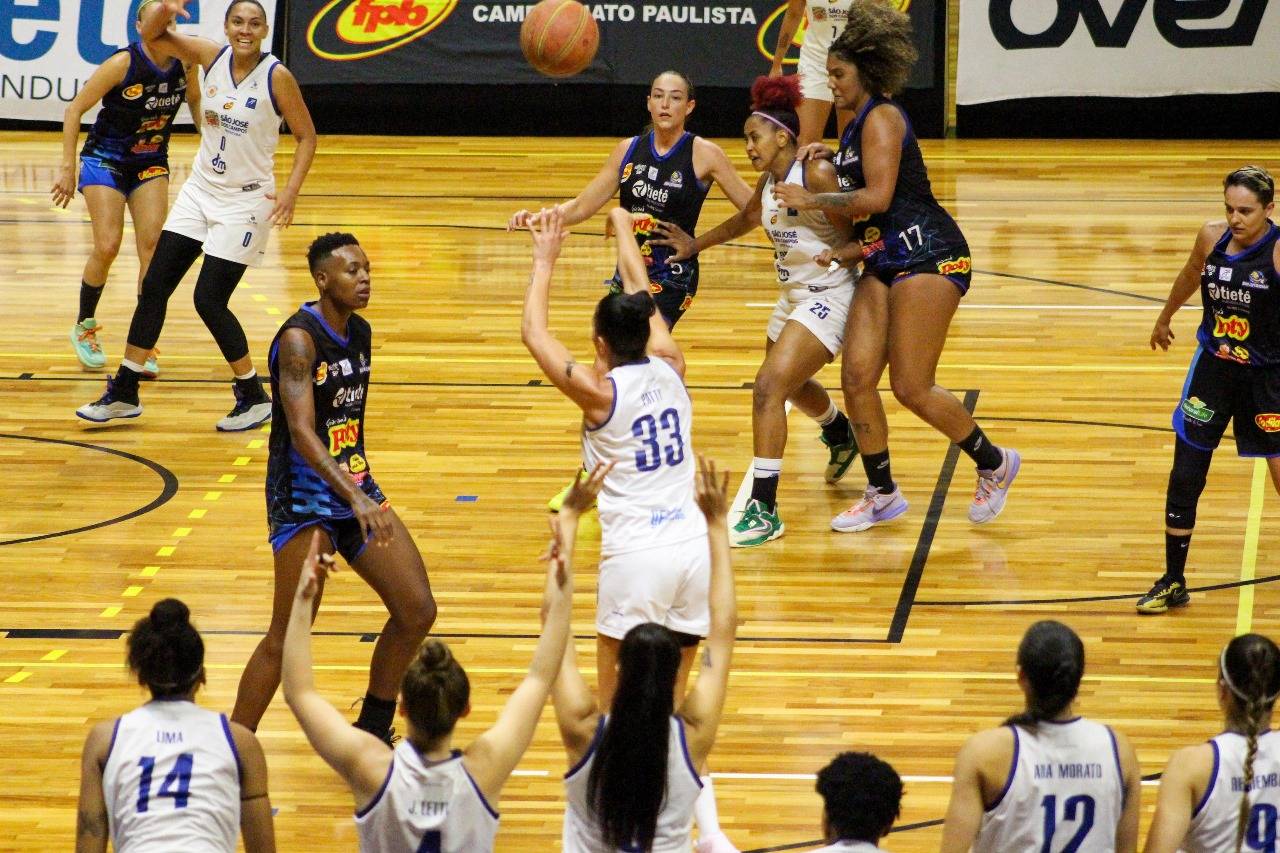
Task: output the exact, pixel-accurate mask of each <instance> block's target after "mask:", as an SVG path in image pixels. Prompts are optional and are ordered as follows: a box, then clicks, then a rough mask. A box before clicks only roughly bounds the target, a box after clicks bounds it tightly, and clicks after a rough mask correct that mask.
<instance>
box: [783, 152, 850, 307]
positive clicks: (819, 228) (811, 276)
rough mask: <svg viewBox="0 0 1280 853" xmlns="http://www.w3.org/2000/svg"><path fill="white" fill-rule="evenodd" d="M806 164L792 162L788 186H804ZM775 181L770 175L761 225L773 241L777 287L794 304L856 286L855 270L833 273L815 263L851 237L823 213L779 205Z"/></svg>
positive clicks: (835, 271) (836, 270) (844, 243)
mask: <svg viewBox="0 0 1280 853" xmlns="http://www.w3.org/2000/svg"><path fill="white" fill-rule="evenodd" d="M804 182H805V180H804V164H803V163H792V164H791V171H789V172H787V180H786V183H789V184H801V185H803V184H804ZM773 187H774V180H773V175H772V174H770V175H769V176H768V177H767V178H765V182H764V187H763V188H762V189H761V191H760V224H761V225H762V226H764V230H765V231H766V232H767V233H768V235H769V239H770V240H772V241H773V265H774V267H775V268H776V269H777V272H778V284H779V286H781V287H783V288H787V289H789V290H790V295H789V298H790V299H791V301H792V302H803V301H804V300H805V299H808V298H809V297H810V295H811V294H814V293H821V292H822V291H824V290H829V289H831V288H833V287H849V288H851V287H853V281H854V277H853V270H851V269H849V268H848V267H843V266H841V267H836V269H835V270H834V271H833V270H830V269H828V268H827V267H824V266H818V264H817V263H816V262H815V261H814V260H813V259H814V258H815V257H817V256H818V255H819V254H821V253H822V251H823V250H824V249H840V248H843V247H844V246H845V245H847V244H848V242H849V238H848V237H846V236H845V235H843V234H841V233H840V231H839V229H837V228H836V227H835V226H834V225H832V224H831V221H830V220H828V219H827V217H826V214H824V213H823V212H822V211H820V210H794V209H788V208H786V207H783V206H780V205H779V204H778V200H777V198H775V197H774V195H773Z"/></svg>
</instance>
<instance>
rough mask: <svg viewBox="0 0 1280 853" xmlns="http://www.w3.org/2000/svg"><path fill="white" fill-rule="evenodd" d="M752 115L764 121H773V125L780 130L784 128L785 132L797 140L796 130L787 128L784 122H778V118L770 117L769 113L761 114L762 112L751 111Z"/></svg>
mask: <svg viewBox="0 0 1280 853" xmlns="http://www.w3.org/2000/svg"><path fill="white" fill-rule="evenodd" d="M751 114H752V115H753V116H760V118H762V119H764V120H765V121H771V122H773V123H774V124H776V125H777V126H778V127H780V128H782V129H783V130H785V131H786V132H787V133H788V134H789V135H790V136H791V138H792V139H795V138H796V133H795V131H794V130H792V129H791V128H789V127H787V126H786V125H785V124H783V123H782V122H780V121H778V120H777V119H776V118H774V117H773V116H771V115H769V114H768V113H765V112H761V111H760V110H752V111H751Z"/></svg>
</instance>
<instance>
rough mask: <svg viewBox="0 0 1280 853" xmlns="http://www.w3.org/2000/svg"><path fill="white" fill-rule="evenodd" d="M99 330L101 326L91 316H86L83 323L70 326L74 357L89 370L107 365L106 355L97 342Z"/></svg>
mask: <svg viewBox="0 0 1280 853" xmlns="http://www.w3.org/2000/svg"><path fill="white" fill-rule="evenodd" d="M100 331H102V327H101V326H99V325H98V321H97V320H95V319H93V318H92V317H86V318H85V320H84V322H83V323H76V324H75V325H74V326H72V327H71V345H72V346H73V347H75V350H76V358H78V359H80V363H81V364H83V365H84V366H85V367H87V368H89V369H90V370H98V369H100V368H103V367H106V365H107V356H106V355H105V354H104V353H103V352H102V345H101V344H99V343H98V332H100Z"/></svg>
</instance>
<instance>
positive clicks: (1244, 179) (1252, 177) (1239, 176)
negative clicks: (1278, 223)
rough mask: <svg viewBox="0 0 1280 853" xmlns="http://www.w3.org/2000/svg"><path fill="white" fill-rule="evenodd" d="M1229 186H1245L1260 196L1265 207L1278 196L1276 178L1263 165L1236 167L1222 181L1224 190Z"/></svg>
mask: <svg viewBox="0 0 1280 853" xmlns="http://www.w3.org/2000/svg"><path fill="white" fill-rule="evenodd" d="M1227 187H1244V188H1245V189H1247V190H1249V191H1250V192H1252V193H1253V194H1254V195H1256V196H1257V197H1258V201H1260V202H1262V206H1263V207H1266V206H1267V205H1269V204H1271V202H1272V200H1274V199H1275V197H1276V182H1275V178H1272V177H1271V173H1270V172H1268V171H1267V170H1266V169H1264V168H1262V167H1261V166H1241V167H1240V168H1239V169H1236V170H1235V171H1234V172H1232V173H1231V174H1230V175H1227V177H1226V180H1224V181H1223V182H1222V189H1223V191H1224V192H1225V191H1226V189H1227Z"/></svg>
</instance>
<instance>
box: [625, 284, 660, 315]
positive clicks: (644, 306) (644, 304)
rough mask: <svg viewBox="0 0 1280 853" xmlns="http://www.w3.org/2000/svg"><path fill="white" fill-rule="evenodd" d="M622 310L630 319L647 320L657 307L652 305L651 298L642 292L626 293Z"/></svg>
mask: <svg viewBox="0 0 1280 853" xmlns="http://www.w3.org/2000/svg"><path fill="white" fill-rule="evenodd" d="M622 309H623V312H624V313H625V314H628V315H630V316H632V317H637V318H639V319H642V320H648V319H649V318H650V317H652V316H653V312H654V311H657V310H658V306H657V305H656V304H654V301H653V297H652V296H650V295H649V294H648V293H646V292H644V291H643V290H642V291H640V292H639V293H628V294H627V295H626V296H624V297H623V298H622Z"/></svg>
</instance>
